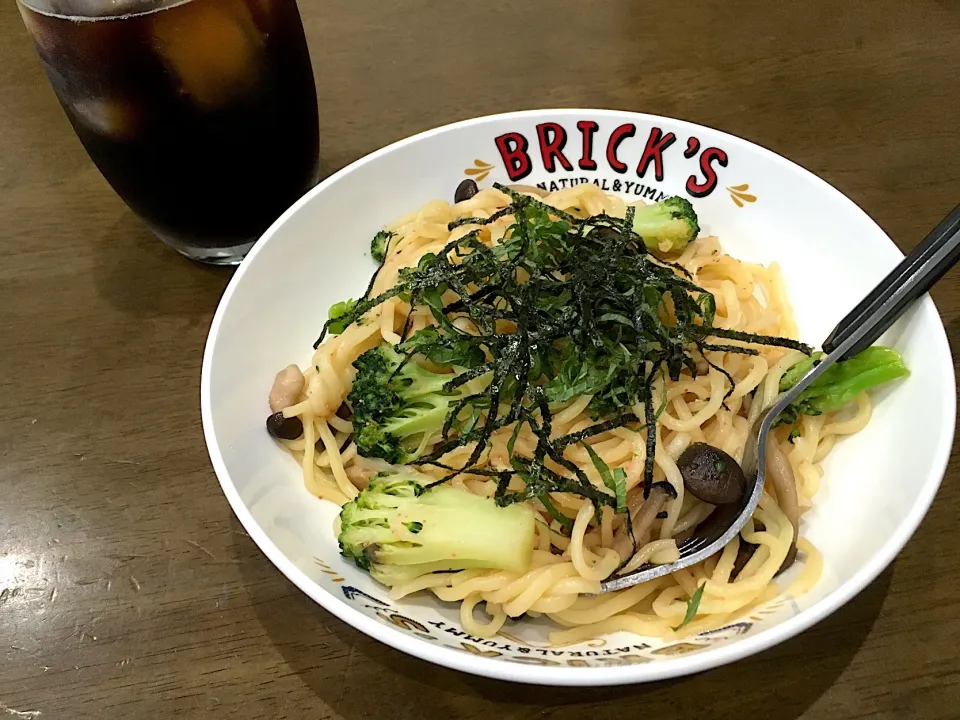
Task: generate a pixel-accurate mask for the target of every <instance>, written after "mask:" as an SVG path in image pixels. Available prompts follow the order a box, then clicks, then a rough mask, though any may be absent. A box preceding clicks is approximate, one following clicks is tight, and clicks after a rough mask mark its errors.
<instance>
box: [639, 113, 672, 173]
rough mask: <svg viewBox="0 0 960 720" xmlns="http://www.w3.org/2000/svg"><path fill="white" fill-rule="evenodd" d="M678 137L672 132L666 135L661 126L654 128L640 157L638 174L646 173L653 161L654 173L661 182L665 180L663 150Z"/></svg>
mask: <svg viewBox="0 0 960 720" xmlns="http://www.w3.org/2000/svg"><path fill="white" fill-rule="evenodd" d="M676 139H677V136H676V135H674V134H673V133H672V132H668V133H667V134H666V135H664V134H663V131H662V130H661V129H660V128H658V127H655V128H652V129H651V130H650V137H648V138H647V146H646V147H645V148H644V149H643V155H642V156H641V157H640V164H639V165H637V175H638V176H639V177H643V176H644V175H646V173H647V168H648V167H649V165H650V163H651V162H652V163H653V170H654V175H655V176H656V178H657V180H658V181H659V182H663V151H664V150H666V149H667V148H668V147H670V146H671V145H673V143H674V142H675V141H676Z"/></svg>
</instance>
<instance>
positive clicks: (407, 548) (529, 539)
mask: <svg viewBox="0 0 960 720" xmlns="http://www.w3.org/2000/svg"><path fill="white" fill-rule="evenodd" d="M425 481H426V479H425V478H423V477H422V476H420V475H418V474H417V473H415V472H411V471H407V470H403V471H400V472H397V473H381V474H380V475H377V476H376V477H374V478H373V479H372V480H371V481H370V484H369V485H368V486H367V488H366V489H364V490H363V491H362V492H361V493H360V494H359V495H357V497H356V498H355V499H354V500H353V501H352V502H349V503H347V504H346V505H344V506H343V508H342V509H341V511H340V535H339V537H338V540H339V542H340V551H341V552H342V553H343V555H344V556H345V557H348V558H350V559H352V560H353V561H354V562H355V563H356V564H357V566H359V567H360V568H362V569H364V570H367V571H368V572H369V573H370V575H371V576H373V578H374V579H375V580H377V581H378V582H380V583H382V584H384V585H387V586H393V585H396V584H398V583H402V582H407V581H409V580H413V579H414V578H417V577H420V576H421V575H426V574H427V573H432V572H438V571H449V570H464V569H466V568H494V569H498V570H508V571H510V572H515V573H524V572H526V571H527V570H528V569H529V567H530V561H531V556H532V553H533V538H534V532H535V528H534V517H533V513H532V512H531V511H530V509H529V508H527V507H525V506H523V505H521V504H514V505H508V506H507V507H498V506H497V504H496V502H495V501H494V500H493V499H492V498H487V497H483V496H481V495H474V494H473V493H471V492H468V491H466V490H460V489H458V488H455V487H452V486H449V485H436V486H434V487H430V488H427V487H426V483H425Z"/></svg>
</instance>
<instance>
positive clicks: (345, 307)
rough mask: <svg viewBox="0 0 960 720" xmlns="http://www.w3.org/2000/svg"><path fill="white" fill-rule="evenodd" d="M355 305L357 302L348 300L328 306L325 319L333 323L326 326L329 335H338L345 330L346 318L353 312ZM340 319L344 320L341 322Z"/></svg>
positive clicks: (351, 299)
mask: <svg viewBox="0 0 960 720" xmlns="http://www.w3.org/2000/svg"><path fill="white" fill-rule="evenodd" d="M356 304H357V301H356V300H354V299H353V298H350V299H349V300H341V301H340V302H338V303H334V304H333V305H331V306H330V309H329V310H328V311H327V318H329V319H330V320H332V321H333V322H331V323H330V324H329V325H328V326H327V330H329V331H330V334H331V335H339V334H340V333H342V332H343V331H344V330H346V329H347V321H346V316H347V315H348V314H349V313H350V311H351V310H353V308H354V307H355V306H356ZM340 318H344V319H342V320H341V319H340Z"/></svg>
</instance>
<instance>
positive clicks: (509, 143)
mask: <svg viewBox="0 0 960 720" xmlns="http://www.w3.org/2000/svg"><path fill="white" fill-rule="evenodd" d="M494 142H495V143H496V144H497V150H499V151H500V158H501V159H502V160H503V167H504V168H505V169H506V171H507V177H509V178H510V179H511V180H512V181H513V182H516V181H517V180H522V179H523V178H525V177H526V176H527V175H529V174H530V169H531V166H530V155H528V154H527V148H529V147H530V144H529V143H528V142H527V139H526V138H525V137H524V136H523V135H521V134H520V133H518V132H510V133H504V134H503V135H498V136H497V137H496V138H494Z"/></svg>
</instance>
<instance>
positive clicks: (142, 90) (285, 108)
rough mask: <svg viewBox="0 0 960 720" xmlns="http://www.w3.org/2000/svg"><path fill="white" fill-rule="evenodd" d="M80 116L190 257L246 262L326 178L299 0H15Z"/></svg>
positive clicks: (104, 157)
mask: <svg viewBox="0 0 960 720" xmlns="http://www.w3.org/2000/svg"><path fill="white" fill-rule="evenodd" d="M18 3H19V7H20V14H21V15H22V16H23V19H24V22H25V23H26V25H27V28H28V29H29V30H30V32H31V34H32V35H33V39H34V42H35V44H36V46H37V50H38V52H39V54H40V59H41V61H42V63H43V67H44V69H45V70H46V72H47V76H48V77H49V78H50V83H51V84H52V85H53V89H54V91H55V92H56V94H57V97H58V98H59V99H60V103H61V105H63V109H64V110H65V111H66V113H67V117H68V118H69V119H70V122H71V123H72V124H73V127H74V130H76V132H77V135H79V136H80V140H81V141H82V142H83V145H84V147H85V148H86V149H87V152H88V153H89V154H90V157H91V158H93V161H94V162H95V163H96V164H97V167H98V168H99V169H100V171H101V172H102V173H103V175H104V176H105V177H106V179H107V180H108V181H109V182H110V184H111V185H112V186H113V188H114V189H115V190H116V191H117V193H118V194H119V195H120V197H122V198H123V199H124V201H125V202H126V203H127V204H128V205H129V206H130V207H131V208H132V209H133V211H134V212H136V213H137V215H139V216H140V217H141V218H142V219H143V221H144V222H145V223H146V224H147V225H148V226H149V227H150V229H151V230H153V232H154V233H155V234H156V235H157V236H159V237H160V238H161V239H162V240H163V241H164V242H166V243H168V244H169V245H171V246H172V247H174V248H175V249H177V250H178V251H179V252H181V253H183V254H184V255H186V256H187V257H190V258H192V259H194V260H200V261H203V262H209V263H216V264H224V265H227V264H236V263H238V262H239V261H240V260H241V259H242V258H243V256H244V255H245V254H246V252H247V251H248V250H249V249H250V248H251V247H252V246H253V243H254V242H256V240H257V238H258V237H259V236H260V235H261V233H263V231H264V230H266V229H267V227H269V225H270V224H271V223H272V222H273V221H274V220H276V219H277V217H279V216H280V214H281V213H283V211H284V210H285V209H286V208H287V207H289V206H290V205H291V204H292V203H293V202H294V201H295V200H296V199H297V198H298V197H300V196H301V195H302V194H303V193H304V192H306V191H307V190H308V189H309V188H310V187H312V186H313V185H314V184H316V182H317V179H318V173H319V170H318V156H319V125H318V119H317V96H316V89H315V87H314V82H313V71H312V68H311V65H310V56H309V54H308V53H307V43H306V39H305V38H304V33H303V26H302V24H301V21H300V14H299V11H298V9H297V5H296V2H295V0H18Z"/></svg>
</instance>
